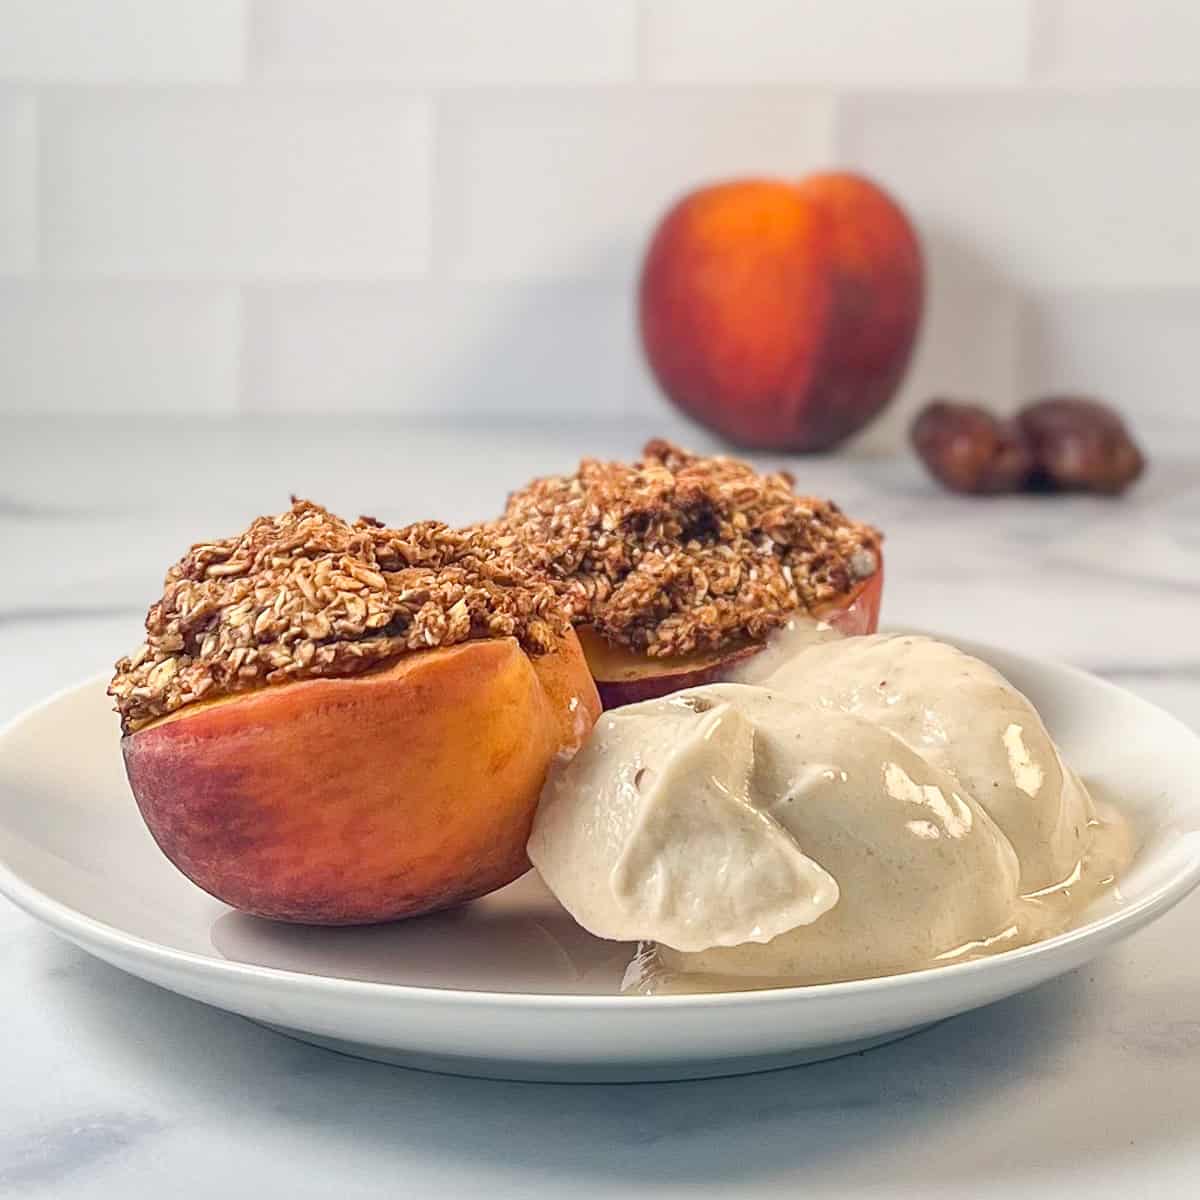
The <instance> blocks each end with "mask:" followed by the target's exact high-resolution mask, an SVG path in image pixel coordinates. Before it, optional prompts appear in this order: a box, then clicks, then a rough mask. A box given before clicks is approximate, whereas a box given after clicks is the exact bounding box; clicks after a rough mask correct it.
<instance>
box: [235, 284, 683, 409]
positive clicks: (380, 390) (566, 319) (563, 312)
mask: <svg viewBox="0 0 1200 1200" xmlns="http://www.w3.org/2000/svg"><path fill="white" fill-rule="evenodd" d="M638 353H639V351H638V348H637V344H636V333H635V329H634V319H633V312H632V301H631V298H630V296H629V295H628V294H627V293H626V292H625V290H624V289H622V288H619V287H612V286H608V285H605V284H586V283H585V284H576V283H551V284H537V283H535V284H513V285H506V284H397V285H384V284H342V285H323V286H319V287H311V286H308V285H302V284H301V285H276V286H269V287H258V288H254V289H252V290H251V292H250V294H249V297H248V301H247V328H246V368H245V375H244V379H245V395H246V403H247V406H248V407H250V408H251V409H254V410H259V411H268V412H280V411H311V412H321V411H326V412H339V413H340V412H377V413H388V414H393V415H396V416H417V417H427V418H448V419H461V418H464V417H470V416H471V415H472V414H477V415H479V416H480V417H481V418H484V419H486V418H487V417H488V416H492V417H497V418H499V417H503V416H504V415H505V414H510V415H513V416H516V417H541V418H546V419H550V420H553V421H556V422H562V423H571V422H573V421H580V422H604V421H615V420H619V419H620V418H621V416H622V415H623V414H624V413H628V412H630V411H634V410H635V406H636V411H640V412H645V405H646V402H647V397H646V395H645V392H644V390H642V388H641V387H640V386H639V384H640V381H639V380H638V379H637V378H636V377H635V370H636V364H637V362H638ZM651 403H652V404H659V405H663V406H665V402H663V401H660V400H658V399H657V398H654V399H652V400H651Z"/></svg>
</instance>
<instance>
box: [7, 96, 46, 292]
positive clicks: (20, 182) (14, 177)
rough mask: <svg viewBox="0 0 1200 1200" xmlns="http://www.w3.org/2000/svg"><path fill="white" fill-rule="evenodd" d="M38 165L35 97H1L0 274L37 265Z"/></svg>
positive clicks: (11, 272)
mask: <svg viewBox="0 0 1200 1200" xmlns="http://www.w3.org/2000/svg"><path fill="white" fill-rule="evenodd" d="M37 163H38V152H37V113H36V111H35V107H34V101H33V98H32V97H31V96H18V95H14V96H5V97H0V181H2V182H0V275H20V274H24V273H26V272H29V271H33V270H34V269H35V268H36V266H37V258H38V211H37V207H38V194H37V191H38V189H37V174H38V166H37Z"/></svg>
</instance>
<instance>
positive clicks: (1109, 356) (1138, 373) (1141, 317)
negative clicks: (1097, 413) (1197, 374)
mask: <svg viewBox="0 0 1200 1200" xmlns="http://www.w3.org/2000/svg"><path fill="white" fill-rule="evenodd" d="M1197 330H1200V287H1197V288H1193V289H1190V290H1184V291H1161V292H1137V291H1129V292H1112V293H1104V292H1097V293H1091V294H1087V293H1085V294H1072V293H1055V294H1048V295H1035V296H1030V297H1029V299H1028V300H1027V302H1026V304H1025V307H1024V314H1023V320H1022V338H1021V343H1022V344H1021V364H1020V367H1021V384H1022V392H1023V394H1024V396H1025V397H1033V396H1035V395H1038V394H1042V395H1044V394H1046V393H1047V392H1052V391H1053V392H1063V391H1077V392H1087V393H1091V394H1094V395H1098V396H1101V397H1104V398H1106V399H1108V400H1111V401H1112V402H1113V403H1114V404H1116V405H1117V406H1118V407H1120V408H1121V409H1122V411H1124V412H1126V413H1127V414H1128V415H1129V416H1130V418H1131V420H1133V421H1134V423H1135V424H1136V423H1137V422H1138V421H1139V420H1141V421H1143V422H1146V423H1148V424H1150V425H1158V424H1164V425H1169V424H1171V423H1172V422H1173V421H1174V420H1175V419H1185V420H1190V421H1193V422H1194V421H1196V420H1197V416H1198V415H1200V414H1198V412H1197V410H1198V407H1200V405H1198V402H1197V399H1196V387H1195V383H1194V381H1193V377H1192V368H1193V365H1194V359H1195V356H1196V345H1197Z"/></svg>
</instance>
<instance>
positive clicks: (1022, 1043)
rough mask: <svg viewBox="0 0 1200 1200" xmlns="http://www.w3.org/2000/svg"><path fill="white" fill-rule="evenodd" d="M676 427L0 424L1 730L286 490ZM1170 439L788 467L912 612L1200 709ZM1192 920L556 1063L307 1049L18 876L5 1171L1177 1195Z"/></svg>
mask: <svg viewBox="0 0 1200 1200" xmlns="http://www.w3.org/2000/svg"><path fill="white" fill-rule="evenodd" d="M648 432H654V431H631V430H628V429H625V430H620V429H613V428H609V429H598V430H594V431H592V432H589V433H583V432H579V431H574V432H571V431H563V430H559V431H554V430H549V429H546V428H539V427H529V428H524V429H516V430H514V429H511V428H510V429H507V430H505V431H503V432H500V431H495V430H479V429H476V430H472V431H470V432H463V431H454V430H445V429H442V430H439V429H432V428H425V429H416V428H410V427H403V426H395V425H393V426H387V425H362V426H357V427H351V428H345V427H339V428H337V429H333V430H331V429H328V428H325V427H324V425H323V423H322V422H320V421H318V420H317V419H315V418H314V419H312V420H311V421H309V422H304V421H301V422H298V423H294V424H293V426H292V428H290V429H289V430H287V431H285V432H283V433H281V432H279V431H278V430H274V429H269V428H268V427H267V426H266V425H261V424H259V425H255V424H246V423H241V424H201V423H194V424H172V425H166V424H164V425H159V426H157V427H147V426H146V425H145V424H144V423H142V424H138V425H133V424H129V425H122V424H119V423H117V424H113V423H107V424H95V425H90V424H88V423H86V422H83V423H77V424H75V425H74V426H73V427H71V428H70V429H68V430H64V429H63V427H62V426H61V424H59V425H53V424H50V423H43V422H39V421H36V420H30V421H8V422H5V423H3V424H0V546H2V547H3V549H4V556H3V557H4V565H5V569H4V572H3V575H2V576H0V721H3V720H7V719H8V718H10V717H11V716H13V715H15V714H16V713H17V712H19V711H20V710H22V709H24V708H26V707H27V706H29V705H30V704H32V703H33V702H35V701H36V700H39V699H41V698H42V697H44V696H45V695H47V694H49V693H50V692H52V691H54V690H55V689H57V688H59V687H60V686H62V685H65V684H67V683H70V682H72V681H74V680H76V679H78V678H81V677H83V676H85V675H89V674H92V673H95V672H97V671H100V670H103V669H106V668H107V667H108V666H109V665H110V664H111V662H112V661H113V659H114V658H116V657H117V655H118V654H120V653H123V652H124V651H125V650H127V649H129V648H130V647H131V646H133V645H134V644H136V642H137V641H138V640H139V633H138V631H139V626H140V621H141V618H142V616H143V614H144V608H145V603H146V601H147V599H148V598H150V597H152V596H153V595H154V594H155V592H156V591H157V589H158V587H159V584H160V580H161V575H162V571H163V568H164V566H165V565H166V564H167V563H169V562H170V561H172V560H173V559H174V558H176V557H177V556H178V554H179V553H180V551H181V550H182V549H183V547H184V545H185V543H186V542H188V541H190V540H191V539H192V538H193V537H200V536H202V535H221V534H225V533H229V532H232V531H235V530H236V529H238V528H240V527H241V526H242V525H244V524H245V522H246V521H247V520H248V519H249V518H250V517H251V516H253V515H255V514H256V513H258V512H261V511H267V510H273V509H278V508H280V507H282V506H283V505H284V504H285V503H286V499H287V495H288V493H289V492H297V493H299V494H302V495H308V496H311V497H312V498H314V499H318V500H320V501H322V502H323V503H326V504H328V505H329V506H330V507H332V508H334V509H335V510H339V511H344V512H346V513H347V514H355V513H358V512H363V511H365V512H369V513H372V514H374V515H376V516H379V517H381V518H384V519H386V520H388V521H396V522H399V521H403V520H410V519H415V518H417V517H423V516H429V515H432V514H437V515H439V516H441V517H443V518H444V519H446V520H450V521H458V520H466V519H470V518H473V517H477V516H482V515H485V514H487V513H489V512H491V511H493V510H494V509H495V508H496V507H497V506H498V505H499V504H500V503H501V500H502V497H503V495H504V494H505V492H506V490H507V489H508V488H509V487H510V486H511V485H512V484H513V483H515V482H518V481H520V480H522V479H524V478H526V477H527V476H529V475H531V474H535V473H546V472H549V471H553V470H557V469H563V468H566V467H568V466H569V465H570V464H571V463H572V461H573V460H574V459H575V458H576V457H577V456H578V454H579V453H580V452H581V451H582V450H583V449H584V448H586V449H587V450H588V452H589V453H594V454H599V455H611V456H614V457H617V456H620V457H626V456H628V455H629V454H631V453H632V452H633V451H634V450H635V449H636V448H637V446H638V444H639V442H640V439H641V437H642V436H643V435H644V434H645V433H648ZM689 440H690V441H691V443H692V444H694V445H697V446H701V447H702V446H704V444H705V442H704V439H703V438H700V437H698V436H696V435H695V434H691V435H690V437H689ZM1149 450H1150V453H1151V460H1152V469H1151V471H1150V473H1149V474H1148V476H1147V477H1146V479H1145V480H1144V481H1143V482H1142V483H1141V485H1140V486H1139V487H1138V488H1137V489H1136V491H1134V492H1133V493H1131V494H1130V495H1129V496H1128V497H1126V498H1124V499H1121V500H1118V501H1106V500H1098V499H1096V500H1093V499H1084V498H1073V499H1069V500H1066V499H1061V498H1056V499H1046V498H1003V499H991V500H979V501H972V500H964V499H961V498H956V497H951V496H948V495H946V494H944V493H941V492H939V491H937V490H936V489H935V488H934V487H933V485H932V484H930V483H929V482H928V481H927V480H926V479H925V478H924V477H923V475H922V474H921V472H920V470H919V469H918V467H917V466H916V464H915V463H913V462H912V461H911V460H909V459H908V458H907V457H897V458H852V457H840V458H827V459H816V460H803V461H800V462H798V463H795V464H792V468H793V470H795V471H796V474H797V476H798V478H799V480H800V485H801V486H802V487H803V488H805V489H806V490H811V491H813V492H816V493H820V494H828V495H832V496H834V497H835V498H836V499H837V500H838V501H839V502H840V503H842V505H843V507H845V508H846V509H847V510H848V511H850V512H852V513H853V514H855V515H856V516H861V517H864V518H867V519H870V520H872V521H874V522H875V523H877V524H878V525H880V526H881V527H882V528H884V529H885V530H886V532H887V534H888V540H887V547H886V561H887V573H888V582H887V595H886V602H885V618H886V620H888V621H889V622H891V623H897V624H906V625H917V626H923V627H927V628H931V629H936V630H938V631H941V632H944V633H947V634H950V635H957V636H963V637H971V638H977V639H980V640H983V641H989V642H993V643H997V644H1000V645H1005V646H1014V647H1019V648H1021V649H1023V650H1025V651H1026V652H1028V653H1033V654H1040V655H1047V656H1051V657H1055V658H1060V659H1065V660H1068V661H1070V662H1073V663H1075V664H1077V665H1080V666H1083V667H1086V668H1088V669H1089V670H1093V671H1096V672H1098V673H1099V674H1102V675H1104V676H1106V677H1108V678H1110V679H1113V680H1116V681H1117V682H1119V683H1120V684H1121V685H1122V686H1125V687H1128V688H1130V689H1132V690H1133V691H1135V692H1137V693H1139V694H1141V695H1143V696H1145V697H1146V698H1148V699H1150V700H1152V701H1154V702H1155V703H1157V704H1160V705H1162V706H1163V707H1164V708H1166V709H1168V710H1170V711H1172V712H1174V713H1176V714H1177V715H1178V716H1179V717H1181V718H1182V719H1183V720H1184V721H1186V722H1188V723H1190V724H1191V725H1192V726H1193V727H1195V728H1200V635H1198V634H1197V632H1196V618H1197V616H1198V615H1200V431H1197V433H1196V434H1194V435H1193V436H1191V437H1188V436H1173V437H1171V438H1162V439H1158V440H1157V441H1156V440H1153V439H1152V440H1151V441H1150V443H1149ZM1198 944H1200V897H1193V898H1192V899H1191V901H1189V902H1187V903H1185V904H1183V905H1182V906H1181V907H1180V908H1179V909H1177V910H1176V911H1175V912H1174V913H1172V914H1171V915H1170V916H1168V917H1167V918H1166V919H1165V920H1163V921H1162V922H1161V923H1160V924H1158V925H1156V926H1154V927H1153V928H1152V929H1150V930H1148V931H1146V932H1145V933H1143V934H1141V935H1139V936H1138V937H1136V938H1134V939H1133V940H1132V941H1130V942H1128V943H1126V944H1124V945H1122V946H1120V947H1119V948H1117V949H1116V950H1115V951H1113V952H1112V953H1110V954H1108V955H1107V956H1105V957H1104V958H1102V959H1100V960H1099V961H1098V962H1096V963H1094V964H1093V965H1092V966H1090V967H1088V968H1085V969H1083V970H1081V971H1079V972H1076V973H1075V974H1073V975H1070V976H1067V977H1065V978H1063V979H1061V980H1059V981H1057V982H1054V983H1051V984H1048V985H1046V986H1044V987H1042V988H1040V989H1038V990H1036V991H1034V992H1032V993H1029V994H1027V995H1025V996H1021V997H1017V998H1015V999H1012V1000H1009V1001H1006V1002H1004V1003H1001V1004H997V1005H994V1006H992V1007H991V1008H988V1009H985V1010H982V1011H979V1012H975V1013H971V1014H968V1015H966V1016H963V1017H959V1018H956V1019H954V1020H952V1021H948V1022H946V1023H944V1024H942V1025H940V1026H938V1027H936V1028H934V1029H931V1030H929V1031H927V1032H925V1033H923V1034H920V1035H918V1036H915V1037H912V1038H910V1039H908V1040H907V1041H904V1042H901V1043H897V1044H895V1045H892V1046H889V1047H884V1048H882V1049H878V1050H874V1051H871V1052H869V1053H867V1054H865V1055H859V1056H854V1057H851V1058H848V1059H843V1060H839V1061H836V1062H831V1063H825V1064H819V1065H816V1066H812V1067H802V1068H796V1069H794V1070H789V1071H782V1072H776V1073H772V1074H767V1075H759V1076H748V1077H743V1078H736V1079H728V1080H716V1081H707V1082H692V1083H678V1084H653V1085H630V1086H611V1085H606V1086H576V1087H562V1086H557V1087H556V1086H553V1085H538V1084H516V1083H511V1084H510V1083H496V1082H483V1081H476V1080H468V1079H455V1078H450V1077H444V1076H435V1075H427V1074H421V1073H419V1072H410V1071H403V1070H399V1069H396V1068H390V1067H384V1066H379V1065H376V1064H372V1063H365V1062H357V1061H354V1060H351V1059H347V1058H342V1057H339V1056H337V1055H334V1054H330V1053H327V1052H324V1051H321V1050H317V1049H314V1048H311V1047H308V1046H304V1045H301V1044H299V1043H296V1042H293V1041H290V1040H288V1039H286V1038H284V1037H281V1036H278V1035H275V1034H272V1033H269V1032H267V1031H265V1030H262V1029H260V1028H258V1027H256V1026H253V1025H251V1024H249V1023H248V1022H246V1021H243V1020H241V1019H240V1018H237V1017H233V1016H229V1015H227V1014H224V1013H221V1012H217V1011H214V1010H211V1009H208V1008H205V1007H203V1006H201V1005H199V1004H196V1003H193V1002H191V1001H188V1000H184V999H181V998H179V997H177V996H174V995H170V994H168V993H166V992H163V991H160V990H157V989H156V988H154V987H152V986H150V985H149V984H146V983H143V982H141V981H138V980H135V979H132V978H129V977H127V976H125V975H122V974H121V973H120V972H118V971H116V970H115V969H113V968H111V967H108V966H106V965H104V964H102V963H100V962H98V961H96V960H93V959H91V958H89V957H88V956H87V955H85V954H84V953H83V952H82V951H79V950H77V949H75V948H74V947H72V946H70V945H67V944H66V943H63V942H60V941H59V940H57V939H56V938H55V937H53V936H52V935H51V934H50V933H48V932H47V931H45V930H43V929H42V928H41V927H39V926H38V925H37V924H35V923H34V922H33V921H32V920H30V919H29V918H27V917H26V916H24V915H23V914H21V913H19V912H18V911H17V910H16V909H14V908H12V907H11V906H10V905H8V904H7V903H5V902H4V901H0V1011H2V1012H3V1029H4V1037H3V1039H2V1040H0V1049H2V1052H3V1054H4V1062H3V1067H2V1068H0V1077H2V1078H3V1081H4V1085H3V1087H0V1195H6V1196H7V1195H13V1196H21V1197H31V1198H33V1197H39V1198H41V1197H45V1198H53V1200H84V1198H93V1197H115V1196H134V1197H141V1196H147V1197H149V1196H160V1195H170V1196H173V1197H180V1198H184V1200H186V1198H190V1197H200V1196H211V1195H223V1196H250V1195H258V1194H262V1195H281V1196H289V1197H291V1198H294V1200H306V1198H308V1197H313V1198H315V1197H325V1196H329V1195H338V1196H341V1197H345V1198H347V1200H353V1198H358V1197H374V1196H380V1195H403V1196H426V1195H429V1196H433V1195H446V1196H454V1197H464V1198H469V1197H476V1196H478V1197H488V1198H489V1200H504V1198H507V1197H518V1196H522V1197H523V1196H550V1197H557V1196H562V1195H567V1194H569V1195H571V1196H573V1197H581V1198H586V1197H607V1196H630V1195H637V1196H655V1197H676V1196H678V1197H682V1196H685V1195H686V1196H688V1197H697V1196H706V1195H713V1196H716V1195H723V1196H724V1195H737V1196H739V1197H768V1196H778V1197H783V1196H794V1195H797V1194H800V1193H801V1192H802V1191H803V1192H804V1193H806V1194H809V1195H817V1196H821V1197H846V1198H849V1197H865V1196H871V1197H902V1196H910V1195H920V1196H922V1197H923V1198H924V1200H940V1198H943V1197H944V1198H946V1200H950V1198H955V1200H957V1198H959V1197H963V1196H970V1197H997V1198H998V1197H1009V1196H1012V1197H1016V1196H1030V1195H1032V1196H1042V1195H1055V1196H1059V1197H1064V1198H1067V1200H1071V1198H1074V1197H1080V1198H1083V1197H1087V1198H1088V1200H1095V1198H1096V1197H1103V1196H1118V1195H1120V1196H1129V1195H1153V1196H1155V1197H1156V1198H1162V1200H1172V1198H1179V1200H1182V1198H1183V1197H1192V1196H1194V1195H1195V1194H1196V1187H1197V1184H1196V1180H1197V1179H1200V965H1198V960H1197V957H1196V955H1195V953H1194V948H1195V946H1196V945H1198Z"/></svg>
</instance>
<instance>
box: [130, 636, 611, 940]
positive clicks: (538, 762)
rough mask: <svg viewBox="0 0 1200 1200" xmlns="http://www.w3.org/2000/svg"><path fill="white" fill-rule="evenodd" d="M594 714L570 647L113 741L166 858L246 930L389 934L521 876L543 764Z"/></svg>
mask: <svg viewBox="0 0 1200 1200" xmlns="http://www.w3.org/2000/svg"><path fill="white" fill-rule="evenodd" d="M598 712H599V699H598V697H597V695H596V690H595V687H594V685H593V683H592V680H591V678H590V676H589V675H588V672H587V670H586V665H585V663H584V660H583V655H582V651H581V650H580V648H579V645H578V642H577V641H576V639H575V636H574V634H573V633H571V632H569V631H568V633H567V634H566V636H565V637H564V638H563V639H561V641H560V644H559V646H558V648H557V649H556V650H554V651H552V652H550V653H548V654H545V655H542V656H541V657H540V658H537V659H531V658H530V657H529V656H527V655H526V653H525V652H524V651H523V650H522V649H521V647H520V646H519V645H518V643H517V642H516V641H515V640H514V639H512V638H500V639H494V640H476V641H467V642H463V643H460V644H457V645H453V646H449V647H439V648H437V649H432V650H427V651H422V652H418V653H413V654H408V655H405V656H403V657H400V658H398V659H396V660H395V661H393V662H391V663H389V664H387V665H385V666H383V667H381V668H379V669H377V670H375V671H373V672H371V673H369V674H365V675H358V676H354V677H351V678H334V679H308V680H303V681H299V682H295V683H288V684H285V685H281V686H268V687H262V688H259V689H257V690H254V691H251V692H246V693H240V694H236V695H233V696H230V697H226V698H222V699H220V700H216V701H212V702H209V703H204V702H200V703H197V704H193V705H190V706H188V707H186V708H183V709H182V710H180V711H178V712H177V713H173V714H171V715H170V716H167V717H164V718H162V719H160V720H159V721H157V722H155V723H153V724H150V725H147V726H145V727H144V728H142V729H139V730H138V731H137V732H135V733H131V734H128V735H127V736H126V737H125V738H124V739H123V740H122V750H123V753H124V758H125V765H126V770H127V772H128V775H129V781H130V784H131V786H132V788H133V792H134V796H135V797H136V799H137V803H138V807H139V808H140V810H141V812H142V816H143V817H144V819H145V821H146V824H147V825H148V827H149V829H150V832H151V833H152V834H153V836H154V838H155V840H156V841H157V842H158V844H159V846H160V847H161V848H162V850H163V851H164V853H165V854H166V855H167V857H168V858H169V859H170V860H171V861H172V862H173V863H174V864H175V865H176V866H177V867H178V868H179V869H180V870H181V871H183V872H184V874H186V875H187V876H188V877H189V878H190V879H192V880H193V881H194V882H195V883H197V884H198V885H199V886H200V887H202V888H204V889H205V891H208V892H210V893H211V894H212V895H214V896H217V897H218V898H219V899H221V900H224V901H225V902H226V903H228V904H230V905H232V906H233V907H235V908H238V909H241V910H242V911H244V912H249V913H254V914H257V915H259V916H263V917H271V918H274V919H277V920H284V921H296V922H306V923H312V924H322V925H349V924H361V923H371V922H379V921H389V920H393V919H395V918H398V917H406V916H412V915H414V914H417V913H426V912H432V911H434V910H436V909H441V908H446V907H448V906H451V905H454V904H458V903H460V902H461V901H464V900H469V899H472V898H473V897H476V896H481V895H483V894H485V893H487V892H490V891H493V890H495V889H496V888H499V887H502V886H504V885H505V884H507V883H509V882H511V881H512V880H513V879H516V878H517V877H518V876H519V875H521V874H522V873H523V872H524V871H525V870H526V869H527V868H528V865H529V864H528V860H527V859H526V856H525V842H526V839H527V837H528V834H529V826H530V823H531V821H532V818H533V812H534V808H535V806H536V804H537V798H538V793H539V791H540V789H541V785H542V781H543V779H544V777H545V774H546V770H547V768H548V766H549V765H550V762H551V761H552V759H553V758H554V756H555V755H556V754H558V753H559V752H560V750H564V749H573V748H574V747H575V746H577V745H578V743H579V742H580V741H581V740H582V738H583V737H584V736H586V733H587V731H588V730H589V729H590V727H591V724H592V722H593V721H594V720H595V717H596V715H597V714H598Z"/></svg>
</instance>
